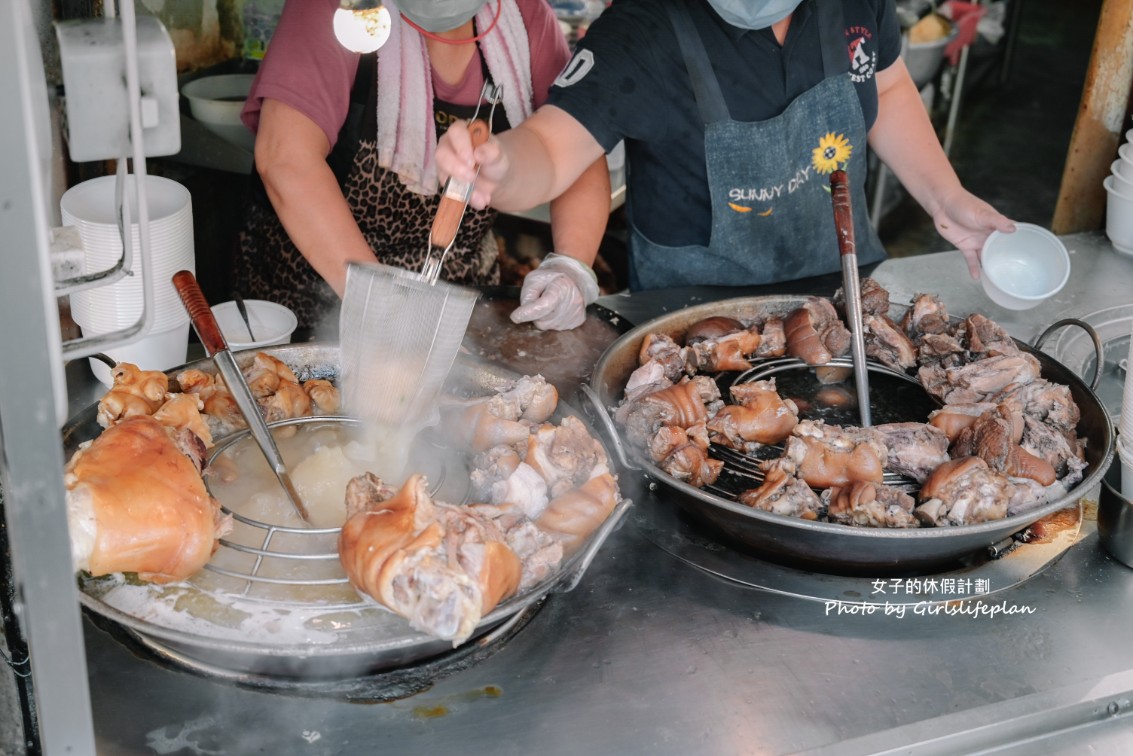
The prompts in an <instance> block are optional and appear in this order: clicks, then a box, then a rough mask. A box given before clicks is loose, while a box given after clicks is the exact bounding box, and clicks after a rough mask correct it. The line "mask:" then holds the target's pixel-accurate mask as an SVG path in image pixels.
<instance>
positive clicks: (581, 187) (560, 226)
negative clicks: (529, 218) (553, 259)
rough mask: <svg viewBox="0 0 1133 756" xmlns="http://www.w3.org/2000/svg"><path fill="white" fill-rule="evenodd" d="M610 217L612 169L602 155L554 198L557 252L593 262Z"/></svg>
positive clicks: (554, 237)
mask: <svg viewBox="0 0 1133 756" xmlns="http://www.w3.org/2000/svg"><path fill="white" fill-rule="evenodd" d="M609 219H610V170H609V167H608V165H607V163H606V157H605V156H604V155H603V156H602V157H600V158H598V159H597V160H595V161H594V163H593V164H591V166H590V167H589V168H587V169H586V170H585V171H583V173H582V175H581V176H579V177H578V180H577V181H575V182H574V183H573V184H571V185H570V187H569V188H568V189H567V190H566V191H565V192H563V193H562V194H561V195H559V196H558V197H557V198H556V199H553V200H551V239H552V241H553V242H554V246H555V252H557V253H558V254H560V255H569V256H570V257H573V258H575V259H576V260H579V261H581V262H584V263H586V264H587V265H593V264H594V258H595V257H597V256H598V247H599V245H601V243H602V237H603V235H605V233H606V224H607V222H608V221H609Z"/></svg>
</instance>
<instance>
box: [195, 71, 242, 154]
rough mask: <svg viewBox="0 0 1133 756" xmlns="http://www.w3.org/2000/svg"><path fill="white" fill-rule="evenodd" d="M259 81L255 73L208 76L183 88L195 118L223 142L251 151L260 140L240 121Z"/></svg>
mask: <svg viewBox="0 0 1133 756" xmlns="http://www.w3.org/2000/svg"><path fill="white" fill-rule="evenodd" d="M255 78H256V77H255V76H253V75H252V74H221V75H219V76H204V77H201V78H200V79H193V80H192V81H190V82H189V83H188V84H186V85H185V86H183V87H181V94H182V95H184V96H185V99H186V100H188V101H189V112H190V113H192V115H193V118H194V119H196V120H198V121H200V122H201V123H202V124H204V126H205V128H207V129H208V130H209V131H211V132H213V133H214V134H216V135H217V136H219V137H221V138H222V139H224V140H226V141H228V142H231V143H232V144H235V145H236V146H238V147H243V148H244V149H246V150H248V151H249V152H251V151H252V149H253V148H254V147H255V144H256V138H255V136H254V135H253V134H252V132H250V131H248V129H247V128H246V127H245V126H244V123H243V122H242V121H241V120H240V111H242V110H243V109H244V100H245V99H247V97H248V92H249V91H250V90H251V88H252V81H253V79H255Z"/></svg>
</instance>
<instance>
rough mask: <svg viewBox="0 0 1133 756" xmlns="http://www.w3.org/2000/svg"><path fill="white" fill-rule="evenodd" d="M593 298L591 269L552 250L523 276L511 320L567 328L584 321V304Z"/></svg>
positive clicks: (553, 328)
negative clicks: (521, 286)
mask: <svg viewBox="0 0 1133 756" xmlns="http://www.w3.org/2000/svg"><path fill="white" fill-rule="evenodd" d="M597 298H598V277H597V276H596V275H594V270H593V269H592V268H591V267H590V266H589V265H587V264H586V263H584V262H582V261H581V260H577V259H575V258H573V257H568V256H566V255H556V254H555V253H554V252H552V253H551V254H549V255H547V257H546V258H544V260H543V262H542V264H540V265H539V267H538V268H536V269H535V270H533V271H531V272H530V273H528V274H527V276H526V277H524V279H523V289H522V290H520V293H519V307H517V308H515V310H513V311H512V313H511V320H512V322H513V323H527V322H529V321H535V326H536V327H537V328H540V329H542V330H544V331H569V330H570V329H571V328H577V327H578V326H580V325H582V324H583V323H584V322H585V321H586V305H588V304H590V303H591V302H593V301H594V300H595V299H597Z"/></svg>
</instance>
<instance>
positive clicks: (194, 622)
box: [63, 344, 630, 680]
mask: <svg viewBox="0 0 1133 756" xmlns="http://www.w3.org/2000/svg"><path fill="white" fill-rule="evenodd" d="M259 351H264V352H267V353H268V354H271V355H272V356H274V357H277V358H278V359H280V360H282V361H283V362H284V363H286V364H287V365H288V366H289V367H291V368H292V369H293V370H294V371H295V372H296V374H297V375H298V377H299V378H300V380H307V379H310V378H328V379H334V378H335V377H336V376H337V374H338V347H337V345H332V344H297V345H288V346H279V347H270V348H266V349H263V350H259ZM253 355H254V352H252V351H248V352H243V353H240V354H238V355H237V361H238V363H239V364H240V365H241V367H243V366H244V365H245V364H246V363H247V362H248V361H250V360H251V358H252V357H253ZM185 368H198V369H201V370H205V371H209V372H213V366H212V364H211V361H209V360H200V361H197V362H193V363H189V364H188V365H185V366H182V367H180V368H176V369H173V370H170V371H168V374H169V375H170V376H171V377H172V376H174V375H176V374H177V373H178V372H180V371H181V370H183V369H185ZM516 377H518V376H517V374H515V373H512V372H511V371H509V370H507V369H505V368H502V367H499V366H494V365H489V364H485V363H482V362H474V361H473V360H471V359H467V358H465V357H464V356H461V357H460V358H458V360H457V362H456V364H455V365H454V368H453V372H452V374H451V376H450V378H449V380H448V382H447V383H446V392H449V393H453V394H456V395H460V396H476V395H485V394H488V393H490V392H492V391H494V390H496V389H498V388H501V387H504V386H506V385H508V384H509V383H510V382H511V381H512V380H514V379H515V378H516ZM96 411H97V406H96V405H92V406H91V407H89V408H87V409H86V410H84V411H83V412H80V413H79V414H77V415H76V416H75V417H73V418H72V419H71V420H70V421H69V423H68V424H67V426H66V427H65V428H64V432H63V438H64V445H65V451H66V455H67V457H68V458H69V457H70V455H71V454H73V453H74V451H75V450H76V448H77V447H78V445H79V444H80V443H81V442H83V441H86V440H89V439H92V438H94V437H95V436H97V435H98V434H99V432H100V431H101V428H99V426H98V424H97V421H96V419H95V417H96ZM567 415H572V416H575V417H579V418H580V419H581V420H582V421H583V422H584V423H587V425H588V427H589V423H588V422H587V419H586V417H585V416H583V415H581V414H579V413H578V412H576V411H575V409H574V408H572V407H571V406H570V405H569V404H567V403H566V402H564V401H560V402H559V405H558V409H557V411H556V414H555V417H554V418H553V419H554V420H555V421H556V422H557V421H559V420H561V419H562V417H564V416H567ZM272 425H273V426H275V425H276V424H274V423H273V424H272ZM593 435H594V436H595V438H599V439H600V438H601V436H599V435H598V434H593ZM223 443H224V442H223V441H218V442H217V448H220V447H221V446H222V445H223ZM455 468H459V469H455ZM447 475H448V477H449V478H450V483H451V478H453V477H459V476H464V478H467V469H465V468H464V467H463V466H462V465H459V464H458V465H455V466H454V465H450V467H449V469H448V471H447ZM629 505H630V501H629V500H628V499H625V500H623V501H622V502H621V503H620V504H619V505H618V507H617V508H616V509H615V511H614V512H613V513H612V514H611V515H610V517H609V518H608V519H607V520H606V521H605V523H604V524H603V525H602V526H601V527H600V528H599V529H598V530H597V531H595V532H594V533H593V534H591V536H590V538H589V539H588V540H587V542H586V543H585V545H584V546H583V547H582V548H581V549H580V550H579V551H578V552H576V553H574V554H573V555H571V556H570V557H569V558H567V559H565V560H564V561H563V563H562V565H561V567H560V569H559V570H558V571H557V572H555V573H554V574H553V575H551V576H550V577H548V578H547V579H546V580H544V581H542V582H541V583H539V584H538V585H536V586H534V587H533V588H531V589H530V590H528V591H526V592H525V593H523V594H522V595H517V596H513V597H512V598H510V599H507V600H506V601H504V602H502V603H501V604H500V605H498V606H497V607H496V608H495V609H494V610H492V612H491V613H489V614H488V615H487V616H485V617H484V618H483V619H482V621H481V622H480V624H479V625H478V626H477V629H476V631H475V632H474V634H473V636H472V637H471V638H470V639H469V640H468V641H466V643H465V645H464V646H462V648H467V647H469V646H472V645H474V644H477V643H486V642H488V640H489V639H490V638H492V637H494V636H496V635H499V634H501V633H503V632H505V631H507V629H508V627H509V626H510V625H512V624H515V623H520V624H519V625H517V626H522V624H521V623H522V622H525V621H526V619H527V618H529V617H530V611H528V610H534V608H535V605H536V604H538V603H539V602H541V601H542V600H543V599H545V598H546V597H547V596H548V595H549V594H552V593H562V592H566V591H569V590H571V589H573V588H574V586H575V585H576V584H577V583H578V581H579V580H580V579H581V577H582V575H583V573H584V572H585V570H586V569H587V567H588V566H589V564H590V562H591V560H592V559H593V558H594V556H595V554H596V553H597V551H598V549H599V547H600V546H601V545H602V543H603V542H604V541H605V540H606V538H607V536H608V535H609V534H610V533H611V532H612V531H613V529H614V528H616V527H617V525H618V523H619V522H620V521H621V519H622V517H623V516H624V515H625V512H626V510H627V508H628V507H629ZM330 530H333V532H329V530H328V532H325V533H319V532H315V533H314V534H311V535H309V536H305V537H319V536H320V535H321V536H322V537H324V538H325V539H327V541H328V542H329V543H331V544H333V543H334V542H335V540H336V538H337V529H330ZM273 531H275V532H273V533H271V534H270V535H271V536H272V537H274V538H275V539H276V541H272V542H271V543H275V542H277V541H278V540H279V539H283V538H286V537H287V535H288V533H287V529H286V528H283V529H273ZM265 544H267V541H265ZM231 548H232V547H231V546H228V545H225V544H224V542H222V545H221V548H220V549H219V550H218V552H217V554H216V555H214V557H213V560H212V561H213V562H218V561H219V560H218V557H221V556H224V552H225V551H226V550H231ZM264 548H265V550H268V551H270V550H271V549H272V548H274V547H273V546H272V545H271V544H267V545H265V547H264ZM255 556H259V555H255ZM211 566H212V563H210V567H211ZM328 570H330V571H334V570H337V572H338V573H341V568H340V567H338V565H337V561H335V562H334V563H333V564H323V565H322V567H321V568H320V570H319V571H318V573H319V574H320V575H323V574H325V573H326V572H327V571H328ZM199 576H200V577H201V579H200V580H198V579H197V578H198V576H194V578H193V579H191V580H190V581H188V582H186V583H178V584H173V585H169V586H155V585H149V584H142V583H137V582H132V581H128V580H126V579H125V578H124V577H123V576H121V575H112V576H105V577H101V578H91V577H89V576H83V575H80V577H79V587H80V600H81V602H82V605H83V606H84V607H85V608H86V609H87V610H89V611H90V612H93V613H95V614H96V615H99V617H100V618H103V619H106V620H110V621H111V622H113V623H116V624H117V625H118V626H120V627H121V628H125V630H126V631H127V632H128V633H129V634H132V635H133V636H134V639H135V640H137V641H139V642H140V643H141V644H142V645H143V646H146V647H148V648H150V649H151V650H153V651H156V652H157V653H158V654H159V655H160V656H162V657H164V658H166V659H171V660H174V661H182V662H184V663H186V664H187V665H188V666H190V667H192V668H195V669H198V670H206V671H213V670H215V673H216V674H222V675H227V676H232V677H235V678H237V679H239V678H240V676H241V675H247V676H254V677H256V678H260V679H275V680H349V679H353V678H360V677H363V676H366V675H373V674H376V673H380V672H384V671H386V670H393V669H396V668H401V667H405V666H407V665H412V664H415V663H419V662H423V660H429V659H433V658H435V657H438V656H440V655H443V654H446V653H451V652H452V651H453V646H452V643H451V642H448V641H442V640H438V639H436V638H434V637H431V636H428V635H425V634H423V633H420V632H418V631H416V630H413V629H412V628H410V627H409V624H408V623H407V622H406V621H405V620H403V619H402V618H400V617H397V616H396V615H394V614H392V613H391V612H389V611H387V610H385V609H384V608H382V607H380V606H378V605H377V604H376V603H374V602H370V601H367V600H363V599H362V598H359V597H358V596H357V594H356V593H354V591H353V589H350V587H349V585H343V584H342V582H343V578H344V576H343V575H341V574H339V575H338V576H337V577H338V579H337V580H333V581H330V585H328V586H326V587H325V588H324V587H323V586H322V585H321V584H320V583H321V582H322V581H320V580H315V581H311V582H312V583H314V585H304V586H303V587H302V588H301V589H300V590H301V592H306V593H303V598H301V599H295V600H286V601H284V600H279V599H278V598H266V599H265V598H263V597H262V595H260V596H259V597H257V585H255V584H254V583H253V581H248V580H240V579H239V578H238V577H237V579H233V578H232V577H230V576H229V575H227V574H221V575H217V574H216V571H214V570H210V569H209V568H206V570H203V571H202V572H201V573H199ZM320 591H324V592H323V593H320ZM312 592H313V593H312ZM263 595H268V596H271V595H275V594H272V593H271V592H270V591H268V592H266V594H263Z"/></svg>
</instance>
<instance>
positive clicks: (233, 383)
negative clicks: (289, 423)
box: [173, 270, 311, 525]
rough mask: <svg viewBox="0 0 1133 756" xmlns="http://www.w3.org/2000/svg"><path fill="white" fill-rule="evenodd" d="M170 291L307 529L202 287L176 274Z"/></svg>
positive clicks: (183, 274)
mask: <svg viewBox="0 0 1133 756" xmlns="http://www.w3.org/2000/svg"><path fill="white" fill-rule="evenodd" d="M173 288H175V289H176V290H177V293H178V294H179V295H180V296H181V302H182V304H184V305H185V310H186V311H187V312H188V313H189V318H190V320H191V321H192V323H193V330H194V331H196V332H197V336H198V337H199V338H200V340H201V344H202V345H203V346H204V348H205V352H206V353H207V354H208V356H209V357H211V358H212V361H213V363H214V364H215V365H216V369H217V370H218V371H219V372H220V375H221V376H222V377H223V378H224V383H225V384H226V385H227V386H228V391H229V393H231V394H232V398H233V399H234V400H235V401H236V406H237V407H239V408H240V414H242V415H243V416H244V420H245V421H246V422H247V423H248V429H249V430H250V431H251V432H252V438H254V439H255V440H256V443H257V444H258V445H259V447H260V451H261V452H263V454H264V458H265V459H267V461H268V464H269V465H271V469H272V472H274V473H275V477H276V479H278V480H279V484H280V485H281V486H283V490H284V491H285V492H286V493H287V498H288V499H289V500H290V501H291V506H293V507H294V508H295V513H296V514H298V515H299V519H301V520H302V521H303V523H304V524H307V525H310V524H311V516H310V515H309V514H308V512H307V508H306V507H305V506H303V501H302V500H301V499H300V498H299V492H298V491H297V490H295V485H294V484H293V483H292V482H291V476H290V475H288V474H287V466H286V465H285V464H284V462H283V456H282V455H281V454H280V453H279V448H278V447H277V446H276V445H275V439H274V438H272V435H271V429H269V428H268V425H267V423H266V422H265V421H264V418H263V415H261V414H260V408H259V407H258V406H257V405H256V399H255V397H253V396H252V391H251V389H249V388H248V382H247V381H246V380H245V379H244V374H243V373H241V372H240V367H239V366H238V365H237V364H236V358H235V357H233V356H232V352H230V351H229V350H228V342H227V340H225V338H224V334H223V333H221V331H220V326H219V325H218V324H217V322H216V317H215V316H214V315H213V314H212V309H211V308H210V307H209V305H208V302H207V301H206V300H205V295H204V294H203V293H202V292H201V287H200V286H199V285H198V284H197V279H196V277H195V276H194V275H193V273H192V272H191V271H188V270H182V271H178V272H177V273H175V274H174V275H173Z"/></svg>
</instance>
